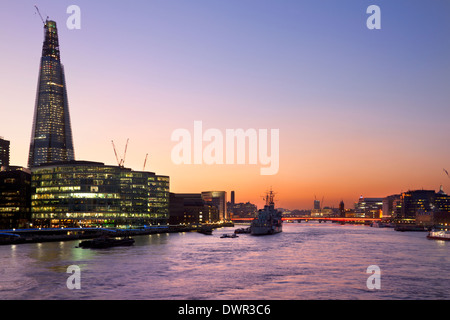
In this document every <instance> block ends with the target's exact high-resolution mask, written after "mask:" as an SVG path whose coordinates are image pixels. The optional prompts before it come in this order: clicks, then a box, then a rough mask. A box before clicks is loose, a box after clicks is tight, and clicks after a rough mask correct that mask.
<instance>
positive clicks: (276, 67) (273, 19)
mask: <svg viewBox="0 0 450 320" xmlns="http://www.w3.org/2000/svg"><path fill="white" fill-rule="evenodd" d="M35 4H36V5H37V6H38V7H39V9H40V11H41V13H42V14H43V15H44V17H45V16H49V18H50V19H52V20H55V21H56V22H57V24H58V32H59V42H60V50H61V62H62V63H63V64H64V67H65V76H66V83H67V94H68V100H69V109H70V115H71V122H72V132H73V140H74V141H73V142H74V149H75V154H76V159H77V160H89V161H99V162H104V163H106V164H116V159H115V156H114V151H113V149H112V145H111V140H114V143H115V145H116V148H117V150H118V151H119V153H122V152H123V148H124V147H125V143H126V141H127V139H128V138H129V139H130V140H129V145H128V150H127V156H126V162H125V166H126V167H130V168H132V169H134V170H142V169H143V164H144V160H145V156H146V154H147V153H148V154H149V157H148V160H147V164H146V170H149V171H153V172H156V173H158V174H162V175H168V176H170V179H171V184H170V189H171V192H180V193H190V192H201V191H208V190H224V191H227V192H228V195H229V194H230V191H232V190H234V191H235V192H236V202H246V201H250V202H252V203H256V204H257V205H258V207H261V206H262V205H263V200H262V197H261V196H262V195H263V194H264V193H265V191H267V190H268V189H269V188H271V187H272V189H273V190H274V191H275V192H277V197H276V206H277V207H283V208H288V209H311V208H312V207H313V201H314V196H317V199H319V200H321V199H322V197H324V206H334V207H338V204H339V202H340V201H341V200H343V201H344V203H345V205H346V207H347V208H348V207H352V206H353V203H354V202H357V201H358V198H359V196H361V195H363V196H365V197H384V196H387V195H390V194H395V193H400V192H402V191H407V190H409V189H422V188H424V189H433V190H438V189H439V186H440V185H443V186H444V190H445V191H450V179H449V178H448V176H447V175H446V174H445V172H444V171H443V168H446V169H449V168H450V148H449V147H448V146H449V145H450V141H449V140H450V126H449V124H448V121H449V119H450V108H449V104H450V90H449V83H450V37H449V36H448V35H449V33H450V20H449V19H448V12H450V2H448V1H446V0H435V1H433V4H432V5H431V4H430V2H429V1H425V0H397V1H395V2H392V1H387V0H373V1H363V0H358V1H351V2H340V1H332V0H321V1H317V0H280V1H278V0H277V1H275V0H227V1H225V0H222V1H208V0H190V1H182V0H173V1H172V0H170V1H167V0H164V1H163V0H156V1H153V0H150V1H137V0H136V1H132V2H126V1H105V0H103V1H102V0H100V1H95V2H93V1H86V0H82V1H78V0H74V1H72V0H71V1H65V0H63V1H58V2H55V1H50V0H46V1H36V0H34V1H29V0H23V1H12V0H6V1H2V3H1V10H0V18H1V20H0V24H1V31H0V36H1V39H0V40H1V41H2V43H3V44H4V45H3V47H2V49H3V50H2V58H3V61H4V65H3V70H2V73H1V76H0V86H1V87H2V88H3V90H2V95H1V96H0V108H1V111H2V115H3V116H2V117H0V136H3V137H4V138H5V139H6V140H9V141H10V142H11V165H21V166H26V165H27V160H28V151H29V143H30V137H31V128H32V122H33V111H34V105H35V99H36V86H37V81H38V74H39V60H40V55H41V49H42V42H43V40H44V35H43V25H42V22H41V20H40V18H39V16H38V15H37V14H36V13H35V8H34V5H35ZM73 4H74V5H78V6H79V7H80V8H81V29H80V30H69V29H68V28H67V27H66V20H67V18H68V17H69V14H67V13H66V9H67V7H68V6H69V5H73ZM372 4H375V5H378V6H379V7H380V8H381V19H382V24H381V25H382V28H381V30H369V29H368V28H367V27H366V20H367V18H368V17H369V15H368V14H367V13H366V9H367V7H368V6H369V5H372ZM194 121H202V122H203V126H204V128H205V130H206V129H208V128H217V129H219V130H221V131H223V132H225V130H226V129H237V128H242V129H249V128H254V129H269V130H270V129H279V132H280V154H279V162H280V163H279V171H278V173H277V174H276V175H272V176H270V175H269V176H262V175H260V166H259V165H248V164H247V165H237V164H233V165H205V164H203V165H175V164H174V163H173V162H172V160H171V150H172V148H173V147H174V145H175V143H174V142H173V141H171V139H170V138H171V134H172V132H173V131H174V130H176V129H180V128H184V129H187V130H190V131H192V130H193V125H194ZM228 198H229V197H228ZM228 200H229V199H228Z"/></svg>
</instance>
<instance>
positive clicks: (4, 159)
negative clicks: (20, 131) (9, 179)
mask: <svg viewBox="0 0 450 320" xmlns="http://www.w3.org/2000/svg"><path fill="white" fill-rule="evenodd" d="M7 166H9V141H8V140H4V139H3V137H0V167H7Z"/></svg>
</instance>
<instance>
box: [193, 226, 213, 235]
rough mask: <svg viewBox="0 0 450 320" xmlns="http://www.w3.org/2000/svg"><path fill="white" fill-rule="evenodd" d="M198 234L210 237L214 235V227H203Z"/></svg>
mask: <svg viewBox="0 0 450 320" xmlns="http://www.w3.org/2000/svg"><path fill="white" fill-rule="evenodd" d="M197 232H199V233H203V234H205V235H208V236H209V235H212V232H213V228H212V227H207V226H203V227H201V228H200V229H199V230H197Z"/></svg>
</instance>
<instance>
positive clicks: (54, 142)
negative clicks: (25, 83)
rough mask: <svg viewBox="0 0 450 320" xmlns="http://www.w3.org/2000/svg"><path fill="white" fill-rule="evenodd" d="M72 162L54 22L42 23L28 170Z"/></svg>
mask: <svg viewBox="0 0 450 320" xmlns="http://www.w3.org/2000/svg"><path fill="white" fill-rule="evenodd" d="M70 160H75V155H74V148H73V141H72V129H71V126H70V116H69V103H68V100H67V91H66V80H65V76H64V67H63V65H62V64H61V59H60V53H59V42H58V29H57V28H56V22H54V21H50V20H47V21H46V22H45V24H44V45H43V48H42V58H41V66H40V69H39V80H38V87H37V95H36V106H35V110H34V118H33V129H32V134H31V143H30V153H29V156H28V167H30V168H31V167H35V166H38V165H40V164H42V163H50V162H57V161H70Z"/></svg>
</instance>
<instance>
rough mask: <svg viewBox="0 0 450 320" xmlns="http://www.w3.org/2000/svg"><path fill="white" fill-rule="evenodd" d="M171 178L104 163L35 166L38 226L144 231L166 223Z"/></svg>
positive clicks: (33, 180) (33, 199) (34, 211)
mask: <svg viewBox="0 0 450 320" xmlns="http://www.w3.org/2000/svg"><path fill="white" fill-rule="evenodd" d="M169 180H170V179H169V177H168V176H161V175H156V174H155V173H153V172H147V171H133V170H131V169H129V168H124V167H122V166H110V165H105V164H103V163H100V162H90V161H68V162H59V163H50V164H43V165H40V166H38V167H33V168H32V178H31V206H32V223H33V226H34V227H42V228H48V227H116V228H142V227H146V226H150V225H166V224H167V223H168V218H169Z"/></svg>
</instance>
